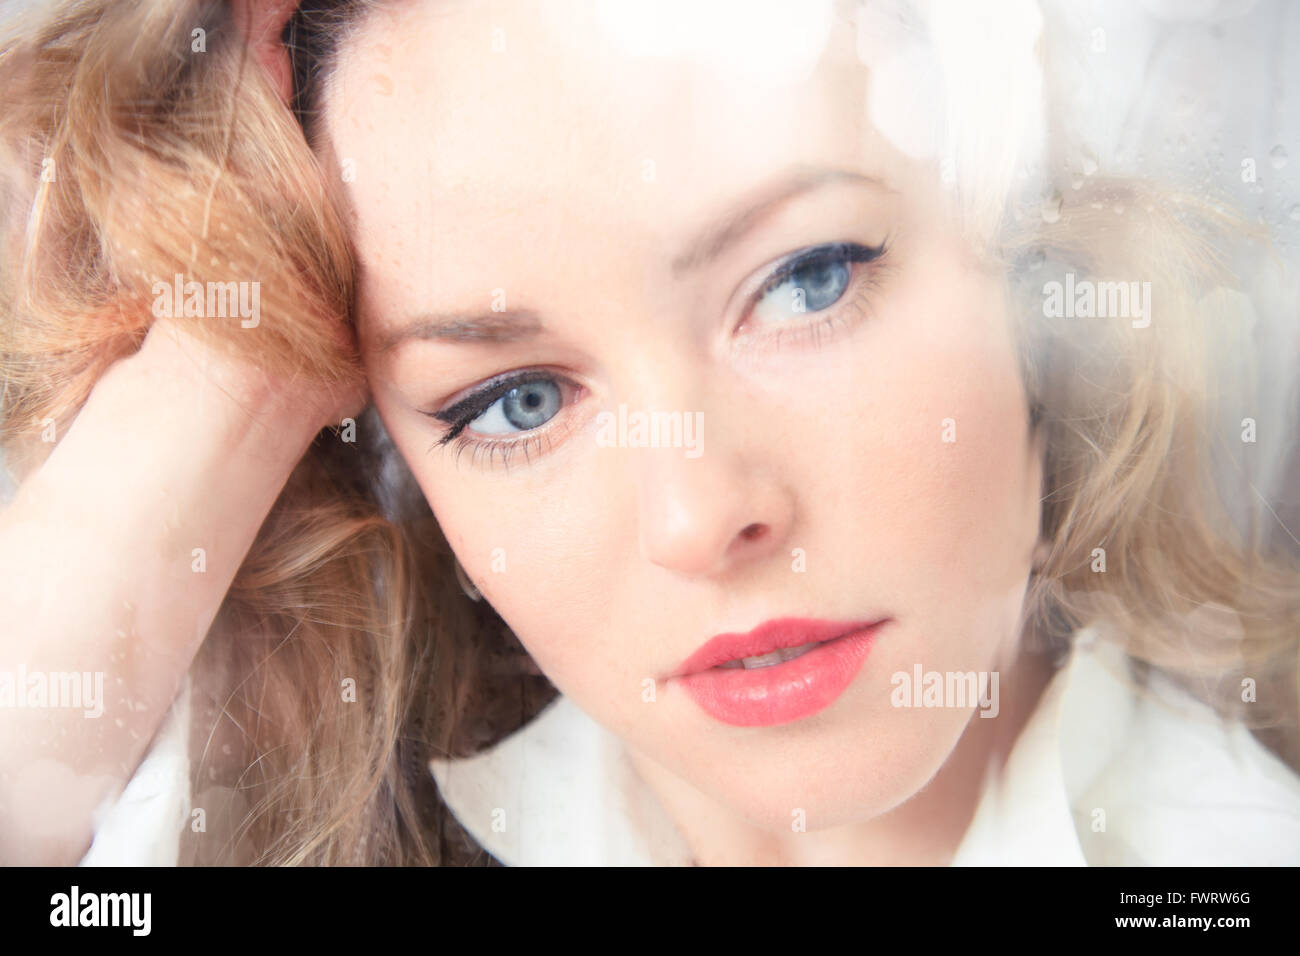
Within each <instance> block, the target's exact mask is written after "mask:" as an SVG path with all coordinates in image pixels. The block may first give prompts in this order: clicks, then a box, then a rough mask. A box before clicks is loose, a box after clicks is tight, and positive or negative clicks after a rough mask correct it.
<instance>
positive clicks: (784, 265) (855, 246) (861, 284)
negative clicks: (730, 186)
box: [424, 237, 892, 467]
mask: <svg viewBox="0 0 1300 956" xmlns="http://www.w3.org/2000/svg"><path fill="white" fill-rule="evenodd" d="M891 241H892V237H891V238H888V239H886V240H885V241H884V242H882V243H881V244H880V245H879V246H874V247H873V246H865V245H862V244H861V243H855V242H835V243H823V244H822V245H819V246H814V247H812V248H809V249H804V250H800V251H799V252H795V253H792V254H791V255H789V256H788V257H786V259H784V260H783V261H782V262H780V263H779V264H778V265H777V266H776V267H775V268H774V269H773V271H772V273H771V274H770V275H769V276H767V277H766V278H765V279H764V280H763V281H762V283H761V284H760V285H759V286H758V288H757V289H755V290H754V291H752V292H750V293H749V294H748V295H747V297H746V298H747V304H746V307H745V317H744V319H742V320H741V323H740V325H739V326H738V327H737V328H736V329H735V330H733V334H734V333H735V332H738V331H739V330H740V329H741V328H743V327H744V325H745V323H746V322H747V321H748V320H749V317H750V315H751V314H752V312H753V311H754V309H755V307H756V306H757V305H758V304H759V303H760V302H762V301H763V298H764V296H766V295H768V294H769V293H770V292H772V290H774V289H777V288H779V287H780V286H781V285H782V284H784V283H785V282H787V281H788V280H789V279H790V278H791V277H792V276H793V275H795V274H797V273H798V272H800V271H801V270H804V269H808V268H809V267H812V266H817V265H823V264H827V263H834V262H843V263H846V264H849V265H851V266H857V265H869V266H871V268H870V269H868V270H867V273H866V275H865V276H861V275H857V274H855V273H857V272H858V271H859V270H857V269H853V270H852V271H851V272H850V275H849V287H848V289H846V290H845V293H844V295H845V296H848V295H849V294H850V292H849V289H854V287H856V289H855V291H853V292H852V299H851V300H850V299H847V298H846V299H841V300H839V301H836V302H834V303H832V304H831V305H830V306H828V307H827V308H825V309H822V310H820V311H818V312H812V313H809V314H810V315H813V316H820V317H819V318H818V319H817V320H816V321H811V322H804V323H801V324H800V326H799V327H797V328H795V329H784V328H783V329H778V330H777V331H776V332H767V333H759V334H743V333H742V334H741V335H740V337H739V341H740V342H753V341H755V340H758V341H763V342H765V343H766V342H767V340H774V341H772V342H771V343H770V345H769V344H765V345H764V347H765V348H768V347H770V348H777V347H779V346H780V344H781V337H782V336H783V335H787V334H789V333H790V332H795V333H796V334H798V335H800V336H801V337H811V338H812V339H813V340H814V345H820V344H821V339H822V336H823V334H824V333H825V332H826V331H827V330H829V329H831V328H833V327H835V326H838V325H851V324H853V323H854V322H856V321H860V320H861V319H862V318H865V315H866V303H867V301H868V300H869V298H870V293H871V292H872V291H873V290H874V289H875V287H876V284H877V282H878V280H879V278H880V274H881V269H882V267H883V266H885V265H887V264H888V258H887V253H888V251H889V248H890V245H891ZM846 312H848V313H853V314H852V315H848V316H846V315H845V313H846ZM823 313H825V314H823ZM534 382H556V383H559V384H560V385H561V386H562V387H563V388H565V389H578V390H580V386H578V385H577V384H576V383H574V382H572V381H571V380H569V379H568V378H566V377H564V376H563V375H559V374H557V373H555V372H551V371H546V370H544V369H524V370H521V371H514V372H506V373H504V374H501V375H498V376H496V377H494V378H492V379H489V380H488V381H487V382H485V383H483V385H482V386H481V387H480V388H478V389H476V390H475V391H474V392H472V393H471V394H469V395H467V396H466V397H465V398H463V399H461V400H460V401H458V402H456V403H455V404H453V405H451V406H450V407H448V408H445V409H443V410H441V411H436V412H425V413H424V414H426V415H428V416H429V417H430V418H433V419H435V420H437V421H440V422H442V423H444V424H446V425H448V426H450V427H449V428H448V430H447V433H446V434H445V435H443V436H442V437H440V438H439V439H437V440H436V441H435V442H434V443H433V444H432V445H430V446H429V452H430V453H432V452H433V451H434V450H435V449H437V448H443V447H446V446H447V445H452V446H453V447H454V449H455V452H456V459H457V462H458V463H459V460H460V456H461V455H462V454H464V453H465V452H466V451H468V452H470V453H471V464H473V465H478V464H479V463H480V462H479V458H480V456H481V455H486V456H487V459H488V461H487V464H488V465H492V464H495V463H497V456H500V464H501V465H502V466H505V467H508V466H509V463H510V460H511V458H513V457H514V456H515V455H517V454H518V453H519V452H520V451H522V452H523V454H524V457H525V459H526V460H528V461H531V456H532V453H533V452H534V451H536V452H538V453H539V454H542V453H545V452H546V451H549V450H550V448H551V446H552V445H553V444H554V442H553V440H552V438H553V433H554V431H555V429H554V428H552V427H551V423H550V422H547V423H546V424H544V425H542V426H541V427H539V428H537V429H534V430H532V431H528V432H521V433H520V435H519V437H516V438H483V437H471V434H472V433H467V432H466V429H467V428H468V427H469V425H470V423H472V422H473V421H475V420H476V419H478V418H479V417H480V416H481V415H483V414H484V413H485V412H486V411H488V409H490V408H491V407H492V406H493V405H494V404H495V403H496V402H497V401H498V400H500V399H501V397H502V396H504V395H505V394H506V393H508V392H509V391H510V390H511V389H513V388H517V387H520V386H523V385H528V384H531V383H534ZM557 417H558V416H557Z"/></svg>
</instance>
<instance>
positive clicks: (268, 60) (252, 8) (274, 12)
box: [231, 0, 299, 106]
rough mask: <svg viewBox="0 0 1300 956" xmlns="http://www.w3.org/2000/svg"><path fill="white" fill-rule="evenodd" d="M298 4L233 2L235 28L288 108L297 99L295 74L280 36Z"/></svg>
mask: <svg viewBox="0 0 1300 956" xmlns="http://www.w3.org/2000/svg"><path fill="white" fill-rule="evenodd" d="M298 2H299V0H231V7H232V8H233V12H234V17H235V25H236V26H237V27H238V28H239V32H240V34H242V35H243V37H244V39H245V40H246V41H247V43H248V45H249V47H250V48H251V51H252V53H253V56H254V57H255V58H256V59H257V62H258V63H260V64H261V66H262V69H263V70H265V71H266V73H267V76H268V78H269V79H270V81H271V86H272V87H273V88H274V89H275V91H276V92H277V93H279V94H280V99H281V100H283V101H284V103H285V105H286V106H287V105H289V103H290V101H291V100H292V99H293V70H292V69H291V68H290V66H289V51H288V49H287V48H286V47H285V45H284V44H283V43H281V42H280V34H281V33H283V32H284V25H285V24H286V23H288V22H289V17H291V16H293V12H294V11H295V10H297V9H298Z"/></svg>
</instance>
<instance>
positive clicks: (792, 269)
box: [756, 242, 886, 295]
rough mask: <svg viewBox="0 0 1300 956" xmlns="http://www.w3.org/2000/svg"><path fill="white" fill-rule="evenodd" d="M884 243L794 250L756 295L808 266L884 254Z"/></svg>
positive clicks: (869, 260)
mask: <svg viewBox="0 0 1300 956" xmlns="http://www.w3.org/2000/svg"><path fill="white" fill-rule="evenodd" d="M885 246H886V243H883V242H882V243H881V244H880V245H878V246H874V247H873V246H864V245H862V244H861V243H858V242H833V243H830V244H828V245H823V246H814V247H813V248H811V249H808V250H805V251H804V252H796V253H795V254H794V255H793V256H791V257H790V258H788V259H786V260H785V262H783V263H781V264H780V265H779V266H777V267H776V270H775V271H774V272H773V273H772V275H771V276H769V277H768V279H767V281H765V282H764V283H763V285H762V288H760V289H759V290H758V292H757V293H756V295H764V294H766V293H768V292H771V291H772V290H773V289H775V288H776V287H777V286H779V285H780V284H781V283H783V282H785V281H786V280H787V279H789V278H790V277H791V276H792V275H794V274H795V273H796V272H799V271H800V270H802V269H806V268H808V267H809V266H815V265H822V264H823V263H829V262H871V261H873V260H875V259H879V258H880V257H881V255H883V254H884V251H885Z"/></svg>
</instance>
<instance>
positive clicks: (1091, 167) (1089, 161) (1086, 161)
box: [1083, 153, 1097, 176]
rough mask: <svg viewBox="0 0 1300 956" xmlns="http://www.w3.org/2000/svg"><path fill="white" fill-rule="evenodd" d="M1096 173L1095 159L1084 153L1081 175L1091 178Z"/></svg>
mask: <svg viewBox="0 0 1300 956" xmlns="http://www.w3.org/2000/svg"><path fill="white" fill-rule="evenodd" d="M1096 171H1097V157H1096V156H1093V155H1092V154H1091V153H1084V154H1083V174H1084V175H1085V176H1091V175H1092V174H1093V173H1095V172H1096Z"/></svg>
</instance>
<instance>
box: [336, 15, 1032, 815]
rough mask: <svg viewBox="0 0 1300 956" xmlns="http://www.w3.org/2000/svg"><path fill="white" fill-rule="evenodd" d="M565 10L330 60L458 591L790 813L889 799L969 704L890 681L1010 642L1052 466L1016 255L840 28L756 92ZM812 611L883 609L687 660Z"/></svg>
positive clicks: (449, 29) (571, 685)
mask: <svg viewBox="0 0 1300 956" xmlns="http://www.w3.org/2000/svg"><path fill="white" fill-rule="evenodd" d="M541 6H542V5H540V4H538V5H534V4H524V3H520V4H510V5H479V4H460V3H447V2H441V0H428V2H420V3H413V4H409V5H407V4H403V5H400V6H398V7H396V8H395V9H394V11H393V12H391V13H390V12H381V13H378V14H375V15H373V16H371V17H370V18H369V19H368V20H367V21H366V22H365V23H364V25H363V27H362V29H361V30H360V32H359V33H358V34H356V35H355V36H354V37H353V38H352V39H351V40H349V42H348V43H347V44H346V46H345V48H344V49H343V51H342V54H341V59H340V65H339V72H338V74H337V75H336V78H335V81H334V83H333V86H332V87H331V89H330V91H329V93H328V95H327V97H326V102H325V109H326V131H327V139H328V145H327V147H326V148H327V149H328V150H330V151H332V153H333V157H334V159H335V160H336V161H337V162H338V163H340V164H341V165H342V168H344V169H345V171H350V173H351V175H350V176H345V181H347V187H346V188H347V190H348V195H349V199H350V202H351V205H352V207H353V211H354V214H355V219H354V221H353V228H354V230H355V241H356V248H357V251H358V257H359V260H360V264H361V276H360V282H361V285H360V289H359V316H358V318H359V323H360V329H361V335H362V346H363V351H364V353H365V356H366V362H367V368H368V372H369V376H370V381H371V387H372V390H373V396H374V401H375V404H376V405H377V407H378V409H379V411H380V413H381V415H382V416H383V419H384V422H385V424H386V426H387V428H388V430H389V431H390V433H391V435H392V437H393V439H394V441H395V442H396V444H397V446H398V448H399V449H400V451H401V452H402V454H403V456H404V457H405V459H406V461H407V463H408V464H409V465H410V468H411V470H412V472H413V473H414V474H415V477H416V479H417V480H418V482H419V484H420V486H421V488H422V489H423V491H424V493H425V495H426V496H427V497H428V500H429V503H430V505H431V506H432V508H433V511H434V513H435V515H436V516H437V518H438V520H439V522H440V524H441V526H442V528H443V529H444V531H445V533H446V536H447V539H448V541H449V542H450V543H451V545H452V547H453V548H454V550H455V552H456V554H457V556H458V557H459V559H460V561H461V563H462V565H463V566H464V568H465V570H466V572H467V573H468V574H469V576H470V578H471V579H472V580H473V581H474V582H475V583H476V584H477V585H478V587H479V588H480V589H481V590H482V592H483V594H484V596H485V598H486V599H487V600H488V601H490V602H491V603H492V605H493V607H495V608H496V610H497V611H498V612H499V613H500V614H501V616H502V617H503V618H504V619H505V620H506V622H507V623H508V624H509V625H510V626H511V628H512V629H513V630H514V632H515V633H516V634H517V635H518V637H519V639H520V640H521V641H522V642H523V644H524V645H525V646H526V647H527V649H528V650H529V652H530V653H531V654H532V656H533V657H534V659H535V660H536V661H537V663H538V665H539V666H540V667H541V669H542V670H543V671H544V672H545V673H546V675H547V676H548V677H549V678H550V679H551V680H552V681H553V682H554V683H555V685H556V686H557V687H559V689H560V690H561V691H562V692H564V693H565V694H567V695H569V696H570V697H571V698H572V699H573V700H574V701H575V702H576V703H577V704H579V705H580V706H581V707H582V708H583V709H584V710H585V711H586V712H587V713H589V714H591V715H592V716H593V717H594V718H596V719H597V720H598V721H600V722H601V723H602V724H604V725H605V726H606V727H608V728H609V729H611V730H613V731H614V732H615V733H617V734H618V735H619V736H620V737H622V738H623V740H624V741H625V742H626V743H627V745H628V746H629V747H630V748H631V749H632V751H633V753H634V754H635V755H636V756H637V757H638V759H640V760H643V761H644V760H649V761H652V762H653V763H654V764H656V765H658V767H659V768H660V769H661V770H665V771H667V772H669V773H671V774H672V775H674V776H675V777H676V778H678V779H679V780H680V781H682V782H684V783H685V784H686V785H688V786H690V787H692V788H694V789H695V790H697V791H699V792H700V793H701V794H703V795H705V796H707V797H708V798H710V799H712V800H715V801H720V802H722V803H723V804H724V805H726V806H728V807H730V808H731V809H732V810H734V811H735V812H737V813H739V814H741V815H743V816H744V817H745V818H747V819H748V820H750V821H752V822H754V823H755V824H757V825H759V826H762V827H767V828H771V829H773V830H777V829H786V828H788V827H789V825H790V821H791V809H792V808H796V807H797V808H802V809H804V810H805V811H806V812H807V819H808V825H809V827H810V828H818V827H821V826H829V825H833V824H837V823H843V822H849V821H853V820H858V819H865V818H867V817H871V816H875V815H877V814H879V813H882V812H884V811H886V810H889V809H891V808H892V807H894V806H895V805H897V804H899V803H900V802H901V801H903V800H905V799H907V798H908V797H910V796H911V795H912V794H914V793H915V792H916V791H917V790H918V789H920V788H921V787H922V786H923V785H924V784H925V783H926V782H927V781H928V780H929V779H930V778H931V777H932V776H933V775H934V774H935V772H936V771H937V770H938V768H939V767H940V766H941V765H942V764H943V762H944V760H945V758H946V757H947V756H948V755H949V754H950V753H951V752H952V750H953V748H954V746H955V744H956V743H957V741H958V739H959V738H960V736H961V734H962V732H963V729H964V727H965V726H966V724H967V721H968V719H969V718H970V717H971V714H972V709H973V708H972V702H970V701H968V702H966V704H965V705H963V706H952V707H924V708H906V707H895V706H893V704H892V703H891V694H892V693H893V692H894V690H895V684H894V683H893V682H891V677H892V676H893V675H894V674H895V673H897V672H905V673H906V674H908V675H909V677H910V676H911V675H912V674H913V673H914V668H916V667H917V666H919V667H920V668H921V669H922V671H925V672H929V671H938V672H940V673H947V672H970V671H974V672H986V671H991V670H993V669H994V668H995V661H996V660H998V659H999V654H1000V653H1005V652H1006V650H1007V649H1009V648H1011V647H1013V646H1014V642H1015V640H1016V636H1017V635H1016V626H1017V620H1018V616H1019V613H1020V609H1021V604H1022V600H1023V597H1024V593H1025V586H1026V583H1027V579H1028V575H1029V571H1030V560H1031V553H1032V550H1033V547H1034V544H1035V541H1036V537H1037V534H1038V519H1039V493H1040V484H1041V471H1040V461H1039V455H1038V454H1037V453H1036V451H1035V446H1034V445H1033V443H1032V441H1031V434H1030V430H1029V424H1028V411H1027V404H1026V398H1025V395H1024V392H1023V390H1022V386H1021V383H1020V380H1019V378H1018V374H1017V363H1016V359H1015V352H1014V345H1013V341H1012V338H1011V327H1010V323H1009V320H1008V317H1007V309H1006V306H1005V303H1004V300H1003V297H1002V291H1001V280H1000V277H999V276H997V275H995V274H993V273H991V272H989V271H987V270H986V269H984V268H982V267H981V265H980V264H979V263H978V262H977V261H976V260H975V258H974V257H973V255H972V254H971V252H970V251H969V250H968V248H966V246H965V245H964V244H963V243H962V242H961V241H960V240H959V238H958V236H957V232H956V230H955V229H954V228H952V226H951V225H950V223H949V220H948V218H947V213H946V211H945V205H944V198H945V194H944V192H943V190H942V189H941V188H940V187H939V185H938V181H937V177H935V176H934V175H933V173H932V172H931V171H930V170H928V169H924V168H921V167H918V166H914V165H911V164H909V162H907V161H906V160H905V159H904V158H903V157H902V156H901V155H900V154H898V153H896V152H895V151H894V150H892V149H891V148H890V145H889V144H888V143H887V142H886V141H884V140H883V139H882V138H881V137H880V136H879V135H878V134H877V133H876V132H874V131H873V129H872V126H871V124H870V121H869V119H870V118H869V116H868V111H867V102H866V92H867V84H868V80H869V73H868V72H867V70H866V68H865V67H864V66H863V65H862V64H861V63H860V62H859V61H858V59H857V57H856V55H855V51H854V37H853V29H852V25H851V24H836V25H835V27H834V29H833V30H832V31H831V34H830V38H829V41H828V44H827V47H826V51H825V53H824V55H823V56H822V57H821V59H820V60H819V61H817V64H816V67H815V69H813V68H811V67H810V68H809V70H807V71H805V72H804V73H803V74H802V75H800V76H797V77H794V78H790V79H788V81H787V82H783V83H780V84H770V83H769V84H763V85H758V84H755V83H751V82H747V81H737V80H736V79H735V77H734V74H729V73H728V72H726V71H723V70H719V69H715V68H714V67H715V66H716V65H717V64H718V63H721V62H724V61H726V62H734V60H727V58H726V57H722V56H719V57H718V58H716V59H712V58H710V57H707V56H706V57H703V58H700V57H695V58H692V57H691V56H690V55H689V54H685V53H682V54H678V55H662V56H632V55H630V54H628V53H627V52H625V51H623V50H622V49H620V48H619V46H618V45H617V43H615V42H614V40H612V39H611V34H610V33H608V32H602V27H601V17H600V16H599V15H598V12H597V11H598V8H600V5H597V4H594V3H593V4H585V3H581V4H577V5H574V6H573V7H572V8H566V9H565V10H564V15H563V16H562V17H559V18H557V19H559V20H561V21H562V22H563V24H564V26H563V29H554V28H553V26H552V23H551V21H550V20H549V19H546V18H545V17H544V16H543V14H542V13H539V11H538V10H537V9H536V8H538V7H541ZM553 9H554V8H553V7H548V11H550V10H553ZM548 15H549V14H548ZM697 39H698V38H697ZM729 42H733V41H730V40H729V39H728V38H727V37H725V36H719V38H718V44H719V45H720V47H725V46H726V45H727V44H728V43H729ZM734 42H735V43H741V42H743V41H741V40H735V41H734ZM781 49H782V46H781V44H779V43H778V44H776V45H775V46H774V48H773V49H772V50H771V51H767V52H762V51H757V52H755V54H754V55H763V56H773V57H779V56H780V55H781ZM728 52H729V53H734V52H735V51H734V50H732V51H728ZM742 52H743V51H742ZM521 375H522V381H519V377H520V376H521ZM485 389H486V391H485ZM651 413H676V416H677V420H678V421H679V422H680V423H681V430H680V432H672V431H671V429H669V430H666V431H665V432H664V433H663V434H661V435H660V441H659V445H660V447H647V446H648V445H650V444H651V431H650V428H649V416H650V414H651ZM660 421H661V422H668V423H670V424H671V422H672V420H671V419H670V418H663V419H661V420H660ZM637 422H641V423H642V424H643V426H645V427H643V428H642V429H638V428H637ZM462 426H463V427H462ZM448 438H449V440H444V439H448ZM665 445H666V446H668V447H664V446H665ZM790 618H795V619H813V620H817V621H821V622H830V626H829V628H828V629H827V630H824V631H820V632H814V631H812V630H806V629H801V628H803V627H805V626H806V627H811V625H805V626H800V627H795V628H794V630H793V631H785V632H782V633H783V636H784V639H785V640H787V641H793V642H795V643H800V644H802V643H809V642H808V641H803V640H797V641H796V640H795V638H792V637H790V634H795V635H796V636H798V635H800V634H802V636H803V637H812V638H813V639H814V640H819V639H824V638H826V637H828V636H833V635H834V634H836V633H843V632H844V631H845V630H846V629H852V627H854V626H858V625H861V624H865V623H868V622H876V621H881V620H884V621H885V623H884V624H883V625H881V626H879V627H877V628H876V629H875V630H874V631H873V632H871V635H872V636H871V640H870V641H869V642H867V641H859V640H858V639H856V638H846V639H845V642H837V643H836V644H835V645H830V644H827V645H825V646H824V647H822V646H819V647H817V648H815V649H813V650H812V652H811V653H810V654H805V655H804V656H803V657H801V658H797V659H795V660H790V661H788V662H785V663H781V664H776V665H772V666H771V667H769V668H763V667H750V668H746V667H742V668H740V669H736V668H735V667H731V668H723V669H721V670H720V671H719V670H714V671H712V672H711V673H709V674H706V675H705V677H704V678H702V679H686V678H684V677H683V676H680V675H681V670H682V668H683V665H684V663H685V662H687V661H688V660H689V659H690V658H692V656H693V655H695V654H696V653H697V652H698V651H699V650H700V649H701V647H702V646H704V645H705V644H706V643H707V642H708V641H710V639H711V638H713V637H715V636H716V635H720V634H744V633H748V632H750V631H752V630H754V629H755V628H756V627H758V626H759V625H760V624H763V623H764V622H769V621H773V620H778V619H790ZM848 644H852V647H853V648H854V649H859V650H860V649H863V648H865V649H866V651H867V653H866V655H865V657H861V656H860V655H855V654H853V653H849V652H848V651H846V650H845V647H846V646H847V645H848ZM755 646H756V645H750V649H751V650H752V649H753V648H754V647H755ZM833 647H837V648H839V650H838V651H837V650H833ZM733 650H734V647H733ZM818 654H820V655H821V657H815V655H818ZM813 659H816V660H818V661H820V663H819V664H817V665H816V666H814V665H813V664H810V663H809V661H810V660H813ZM800 661H802V663H800ZM750 663H751V664H755V663H765V662H760V661H751V662H750ZM692 666H693V665H692ZM687 669H690V667H689V666H688V668H687ZM769 672H770V673H769ZM773 674H775V675H777V676H776V677H772V676H771V675H773ZM675 675H676V676H675ZM755 675H757V676H755ZM781 675H784V676H781ZM729 682H730V683H729ZM738 682H739V683H738ZM701 688H704V689H703V690H701Z"/></svg>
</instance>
